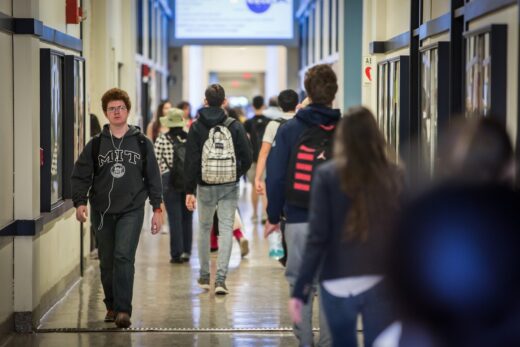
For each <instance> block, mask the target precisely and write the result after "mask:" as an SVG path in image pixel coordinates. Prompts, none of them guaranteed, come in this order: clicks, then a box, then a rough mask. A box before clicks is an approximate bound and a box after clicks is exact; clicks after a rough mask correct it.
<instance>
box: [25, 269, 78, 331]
mask: <svg viewBox="0 0 520 347" xmlns="http://www.w3.org/2000/svg"><path fill="white" fill-rule="evenodd" d="M80 277H81V276H80V268H79V264H78V265H77V266H75V267H74V270H72V271H71V272H69V274H67V275H66V276H64V277H63V279H62V280H61V281H59V282H58V283H56V284H55V285H54V286H53V287H52V288H51V289H49V290H48V291H47V292H46V293H45V294H44V295H43V296H42V298H41V299H40V303H39V304H38V306H36V307H35V308H34V310H33V312H32V313H33V316H32V325H33V327H34V328H35V327H37V326H39V325H40V319H41V318H42V317H43V316H44V315H45V314H46V313H47V311H49V310H50V309H51V308H52V307H53V306H54V305H55V304H56V303H57V302H58V301H59V300H61V298H63V296H64V295H65V293H66V292H67V291H68V290H69V289H70V288H71V287H72V285H73V284H74V283H76V281H77V280H78V279H79V278H80Z"/></svg>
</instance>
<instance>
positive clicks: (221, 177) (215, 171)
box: [201, 117, 237, 184]
mask: <svg viewBox="0 0 520 347" xmlns="http://www.w3.org/2000/svg"><path fill="white" fill-rule="evenodd" d="M234 121H235V120H234V119H233V118H230V117H227V118H226V120H225V121H224V122H223V123H222V124H217V125H215V126H213V127H212V128H211V129H210V130H209V134H208V139H207V140H206V142H204V146H203V147H202V160H201V166H202V181H203V182H204V183H206V184H224V183H231V182H235V181H236V180H237V163H236V162H237V161H236V155H235V146H234V145H233V137H232V136H231V132H230V131H229V126H230V125H231V124H232V123H233V122H234Z"/></svg>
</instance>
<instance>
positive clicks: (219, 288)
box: [215, 281, 229, 295]
mask: <svg viewBox="0 0 520 347" xmlns="http://www.w3.org/2000/svg"><path fill="white" fill-rule="evenodd" d="M228 293H229V290H228V289H227V287H226V282H224V281H218V282H215V294H217V295H226V294H228Z"/></svg>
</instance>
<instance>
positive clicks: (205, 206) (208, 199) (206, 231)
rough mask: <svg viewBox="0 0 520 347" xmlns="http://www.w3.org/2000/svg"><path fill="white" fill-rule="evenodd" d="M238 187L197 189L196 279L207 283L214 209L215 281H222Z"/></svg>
mask: <svg viewBox="0 0 520 347" xmlns="http://www.w3.org/2000/svg"><path fill="white" fill-rule="evenodd" d="M238 193H239V192H238V183H228V184H220V185H215V186H201V185H199V186H198V187H197V209H198V211H199V260H200V277H201V278H203V279H209V277H210V273H209V252H210V249H209V238H210V232H211V226H212V225H213V215H214V214H215V209H216V210H217V215H218V230H219V235H218V245H219V247H218V258H217V276H216V281H217V282H219V281H225V279H226V275H227V271H228V266H229V258H230V257H231V247H232V241H233V222H234V221H235V211H236V209H237V205H238Z"/></svg>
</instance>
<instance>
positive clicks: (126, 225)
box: [71, 88, 162, 328]
mask: <svg viewBox="0 0 520 347" xmlns="http://www.w3.org/2000/svg"><path fill="white" fill-rule="evenodd" d="M101 103H102V107H103V112H104V113H105V116H106V117H107V119H108V122H109V124H107V125H105V126H104V127H103V131H102V132H101V133H100V134H99V135H97V136H95V137H94V138H93V139H92V140H91V141H90V142H89V143H88V144H87V145H86V146H85V149H84V150H83V152H82V153H81V154H80V156H79V159H78V160H77V161H76V163H75V164H74V170H73V173H72V177H71V185H72V200H73V202H74V207H76V219H77V220H78V221H80V222H85V221H86V220H87V217H88V210H87V201H90V205H91V207H92V209H91V221H92V224H93V225H94V227H95V229H96V240H97V244H98V248H99V261H100V262H99V267H100V270H101V282H102V284H103V291H104V294H105V299H104V302H105V305H106V309H107V314H106V317H105V322H114V321H115V323H116V325H117V326H118V327H120V328H127V327H129V326H130V324H131V322H130V316H131V315H132V291H133V285H134V261H135V252H136V249H137V244H138V243H139V236H140V234H141V228H142V226H143V218H144V203H145V201H146V199H147V198H150V203H151V205H152V206H153V209H154V213H153V217H152V223H151V224H152V234H157V233H158V232H159V231H160V229H161V220H162V218H161V212H162V211H161V208H160V206H161V202H162V199H161V189H162V188H161V176H160V173H159V167H158V166H157V161H156V159H155V155H154V150H153V145H152V143H151V142H150V140H148V139H147V138H146V137H145V136H144V134H142V133H141V131H140V129H139V128H137V127H134V126H132V125H128V123H127V120H128V115H129V112H130V109H131V102H130V98H129V97H128V94H127V93H126V92H125V91H123V90H121V89H118V88H113V89H110V90H108V91H107V92H106V93H105V94H104V95H103V97H102V98H101Z"/></svg>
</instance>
